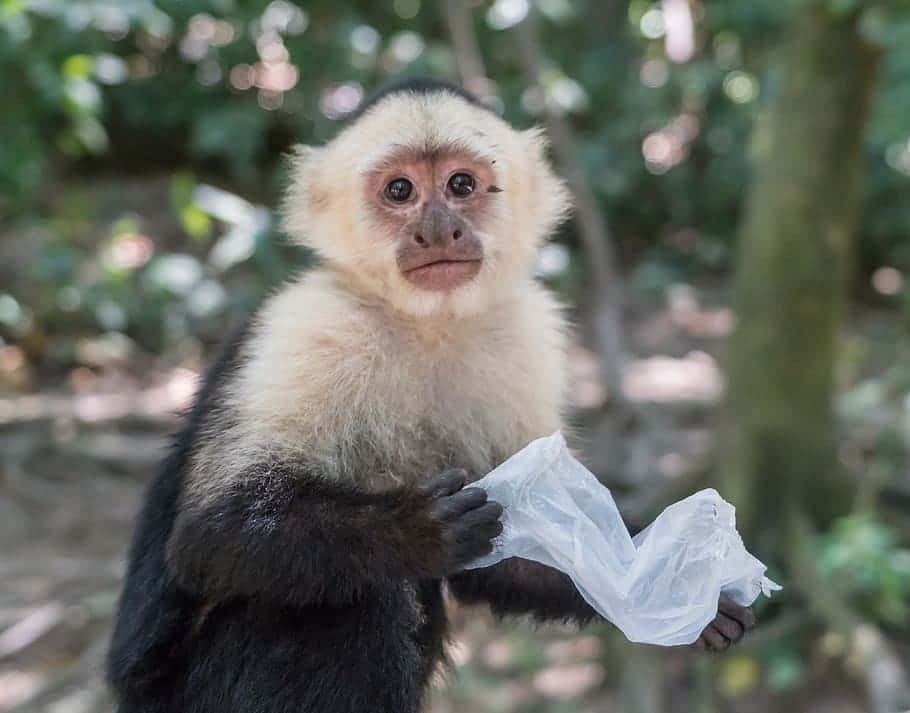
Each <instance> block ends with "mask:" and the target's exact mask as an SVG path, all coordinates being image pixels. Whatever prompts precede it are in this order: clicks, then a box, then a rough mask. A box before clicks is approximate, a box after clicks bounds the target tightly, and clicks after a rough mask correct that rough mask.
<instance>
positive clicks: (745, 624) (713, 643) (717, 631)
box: [694, 594, 755, 652]
mask: <svg viewBox="0 0 910 713" xmlns="http://www.w3.org/2000/svg"><path fill="white" fill-rule="evenodd" d="M753 626H755V615H754V614H753V613H752V609H751V608H749V607H741V606H740V605H739V604H737V603H736V602H734V601H733V600H732V599H730V597H728V596H727V595H726V594H721V595H720V600H719V601H718V602H717V616H716V617H715V618H714V621H712V622H711V623H710V624H708V626H706V627H705V630H704V631H703V632H701V636H699V637H698V640H697V641H696V642H695V644H694V646H695V648H697V649H700V650H702V651H715V652H716V651H725V650H727V649H728V648H730V646H731V645H733V644H735V643H736V642H738V641H739V640H740V639H742V638H743V636H744V635H745V633H746V632H747V631H749V630H750V629H751V628H752V627H753Z"/></svg>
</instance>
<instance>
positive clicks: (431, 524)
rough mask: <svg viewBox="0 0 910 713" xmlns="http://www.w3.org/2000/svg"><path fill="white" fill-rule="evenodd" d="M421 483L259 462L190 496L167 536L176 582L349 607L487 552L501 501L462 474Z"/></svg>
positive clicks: (214, 593)
mask: <svg viewBox="0 0 910 713" xmlns="http://www.w3.org/2000/svg"><path fill="white" fill-rule="evenodd" d="M452 473H455V472H453V471H450V472H447V473H444V474H443V475H441V476H439V477H438V478H437V479H435V480H434V481H432V482H431V483H430V484H429V486H428V487H427V488H423V489H417V490H414V489H409V490H406V489H403V488H402V489H398V490H395V491H390V492H383V493H363V492H359V491H357V490H355V489H354V488H353V487H345V486H343V485H340V484H337V483H332V482H329V481H325V480H321V479H319V478H315V477H313V476H312V475H309V476H308V475H307V474H306V473H297V472H294V471H293V470H292V469H290V468H289V467H287V466H281V467H266V466H263V467H262V468H260V469H254V470H253V471H251V472H248V473H245V474H244V477H242V478H237V479H236V480H235V484H234V485H233V486H232V487H231V489H230V490H229V491H228V492H226V493H224V494H221V495H217V496H212V498H211V499H210V501H209V502H207V503H205V504H204V505H192V504H185V505H184V507H183V508H182V509H181V512H180V513H179V514H178V516H177V518H176V520H175V524H174V529H173V532H172V534H171V537H170V540H169V542H168V553H167V554H168V564H169V566H170V568H171V571H172V572H173V573H174V575H175V577H176V580H177V582H178V584H180V585H181V586H182V587H184V588H185V589H187V590H189V591H191V592H194V593H196V594H198V595H201V596H204V597H206V598H207V599H209V600H211V601H224V600H227V599H230V598H233V597H238V596H240V597H263V598H267V599H271V600H273V601H278V602H280V603H282V604H286V605H292V606H302V605H306V604H311V603H317V602H322V603H329V604H337V605H343V604H345V603H349V602H350V601H352V600H353V599H355V598H357V597H358V596H359V595H362V594H364V593H366V592H367V591H369V590H370V589H371V588H373V587H378V588H381V587H383V586H387V585H389V584H391V583H393V582H394V581H395V580H399V579H401V578H405V577H431V578H440V577H444V576H446V574H448V573H450V572H452V571H455V570H456V569H457V568H459V567H460V566H462V565H463V564H464V562H466V561H469V560H470V559H471V558H473V557H476V556H479V555H478V554H477V553H478V552H482V551H487V552H488V551H489V549H490V547H491V544H490V539H491V538H492V537H495V536H496V534H498V533H499V532H500V531H501V529H502V526H501V525H500V523H499V515H500V514H501V512H502V509H501V508H500V506H499V505H498V504H496V503H493V502H487V498H486V493H485V492H484V491H482V490H481V489H479V488H467V489H464V490H461V487H462V485H463V484H464V475H463V474H460V473H456V474H455V475H453V474H452Z"/></svg>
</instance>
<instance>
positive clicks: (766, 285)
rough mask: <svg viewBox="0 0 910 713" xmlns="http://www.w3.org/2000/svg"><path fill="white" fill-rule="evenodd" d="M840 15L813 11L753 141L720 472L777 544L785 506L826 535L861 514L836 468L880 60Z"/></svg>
mask: <svg viewBox="0 0 910 713" xmlns="http://www.w3.org/2000/svg"><path fill="white" fill-rule="evenodd" d="M829 7H830V3H829V2H827V1H820V0H809V1H807V2H805V3H804V6H803V8H802V10H801V11H800V17H799V18H798V20H797V21H796V22H795V23H794V25H793V27H792V30H791V32H790V37H789V40H788V41H787V43H786V47H785V50H784V59H785V66H784V74H783V75H782V86H781V93H780V96H779V97H778V98H777V100H776V102H775V103H774V105H773V106H772V108H771V109H770V111H769V113H768V115H767V116H766V117H765V120H763V121H761V122H760V123H759V125H758V127H757V129H756V133H755V136H754V142H755V150H756V153H757V161H758V165H757V174H756V177H755V181H754V183H753V186H752V189H751V194H750V196H749V197H748V201H747V205H746V212H745V215H744V222H743V226H742V232H741V235H740V244H739V253H738V262H737V266H736V277H735V285H734V307H735V310H736V315H737V328H736V330H735V332H734V335H733V337H732V340H731V344H730V354H729V369H728V373H729V396H728V406H729V409H730V416H731V426H730V433H729V434H728V440H727V448H726V452H725V456H724V458H722V472H721V478H722V479H723V480H722V482H723V484H724V495H725V496H726V497H728V498H730V499H731V500H732V501H733V502H734V503H735V504H736V506H737V508H738V514H739V518H738V519H739V524H740V525H741V526H742V529H745V530H746V531H752V532H753V533H755V531H756V529H757V526H758V525H759V523H760V524H761V525H762V528H761V529H762V531H763V532H764V533H765V534H768V533H769V532H771V533H774V532H779V531H781V530H780V528H778V527H775V525H781V524H783V523H782V514H783V513H784V512H785V510H786V508H785V507H782V505H786V504H799V506H800V507H801V508H802V509H803V510H804V512H805V513H806V514H807V515H809V517H810V518H811V520H812V521H813V522H815V523H816V524H818V525H822V524H824V523H825V522H827V521H828V520H829V519H830V517H831V516H832V515H834V514H836V513H839V512H844V510H845V508H846V507H847V506H848V505H849V496H850V489H849V485H848V484H847V483H846V482H845V480H844V479H843V477H842V474H841V473H840V472H839V469H838V467H837V458H836V438H835V432H836V427H835V419H834V411H833V398H834V368H835V362H836V357H837V340H838V332H839V329H840V326H841V319H842V312H843V305H844V297H845V293H846V290H847V284H848V280H849V272H850V270H849V268H850V264H851V253H852V249H851V246H852V242H853V232H854V226H855V218H856V212H857V211H856V207H857V193H858V183H859V175H860V173H861V169H862V158H863V127H864V123H865V117H866V113H867V111H866V110H867V107H868V104H869V101H870V95H871V93H872V88H873V86H874V79H875V70H876V66H877V64H878V53H877V52H876V51H875V50H874V49H873V48H871V47H870V46H869V45H867V44H866V43H865V42H864V41H863V39H862V38H861V36H860V34H859V32H858V28H857V17H856V16H855V15H849V16H835V15H833V14H831V12H830V10H829ZM769 526H770V527H769ZM768 544H771V543H768ZM775 544H776V545H778V546H780V545H781V544H783V543H781V542H777V543H775Z"/></svg>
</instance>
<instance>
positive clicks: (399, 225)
mask: <svg viewBox="0 0 910 713" xmlns="http://www.w3.org/2000/svg"><path fill="white" fill-rule="evenodd" d="M454 176H460V177H461V180H462V182H464V180H465V179H464V176H468V177H469V180H468V182H469V183H471V184H472V190H470V191H469V192H466V194H464V195H461V194H459V193H458V192H457V186H453V184H452V181H453V177H454ZM458 180H459V179H455V181H458ZM395 181H404V182H406V186H407V187H406V191H407V196H406V198H404V199H400V200H395V199H394V198H393V197H391V196H390V195H389V191H388V186H389V184H391V183H393V182H395ZM401 185H402V184H399V186H401ZM499 190H500V189H499V188H498V187H496V185H495V184H494V175H493V171H492V169H491V168H490V166H489V165H488V164H487V163H485V162H483V161H478V160H477V159H475V158H473V157H471V156H468V155H465V154H461V153H451V152H447V153H429V154H424V155H415V154H414V152H409V153H406V154H401V155H398V156H394V157H392V158H390V159H389V160H388V161H387V162H385V163H384V164H383V165H382V166H381V167H380V168H379V169H377V170H376V171H375V172H373V174H372V175H371V176H370V177H369V180H368V191H369V196H368V198H369V200H370V203H371V205H372V206H373V209H374V210H373V212H374V215H375V217H376V219H377V221H378V223H379V224H380V226H381V228H382V231H383V233H385V234H387V235H397V236H399V238H398V248H397V262H398V269H399V270H400V271H401V274H402V276H403V277H404V279H405V280H407V281H408V282H410V283H411V284H413V285H415V286H417V287H419V288H420V289H422V290H429V291H444V292H448V291H452V290H454V289H456V288H458V287H460V286H462V285H464V284H466V283H468V282H470V281H471V280H473V279H474V278H475V277H476V276H477V274H478V273H479V272H480V269H481V267H482V264H483V257H484V251H483V244H482V242H481V241H480V239H479V238H478V237H477V235H476V234H475V231H474V229H473V226H474V225H475V224H476V223H477V222H479V221H480V220H482V219H483V218H484V216H485V214H486V213H487V212H488V211H489V207H490V202H491V201H492V200H494V196H495V194H496V193H498V192H499ZM400 196H401V192H400V191H399V197H400Z"/></svg>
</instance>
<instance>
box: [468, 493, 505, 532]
mask: <svg viewBox="0 0 910 713" xmlns="http://www.w3.org/2000/svg"><path fill="white" fill-rule="evenodd" d="M484 495H486V493H484ZM501 517H502V505H500V504H499V503H497V502H496V501H495V500H486V501H485V502H484V503H483V504H481V505H480V507H477V508H474V509H472V510H470V511H469V512H466V513H465V514H464V515H463V516H462V518H461V520H460V522H459V525H460V526H462V527H465V528H478V527H483V526H484V525H486V524H489V523H494V522H499V518H501Z"/></svg>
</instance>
